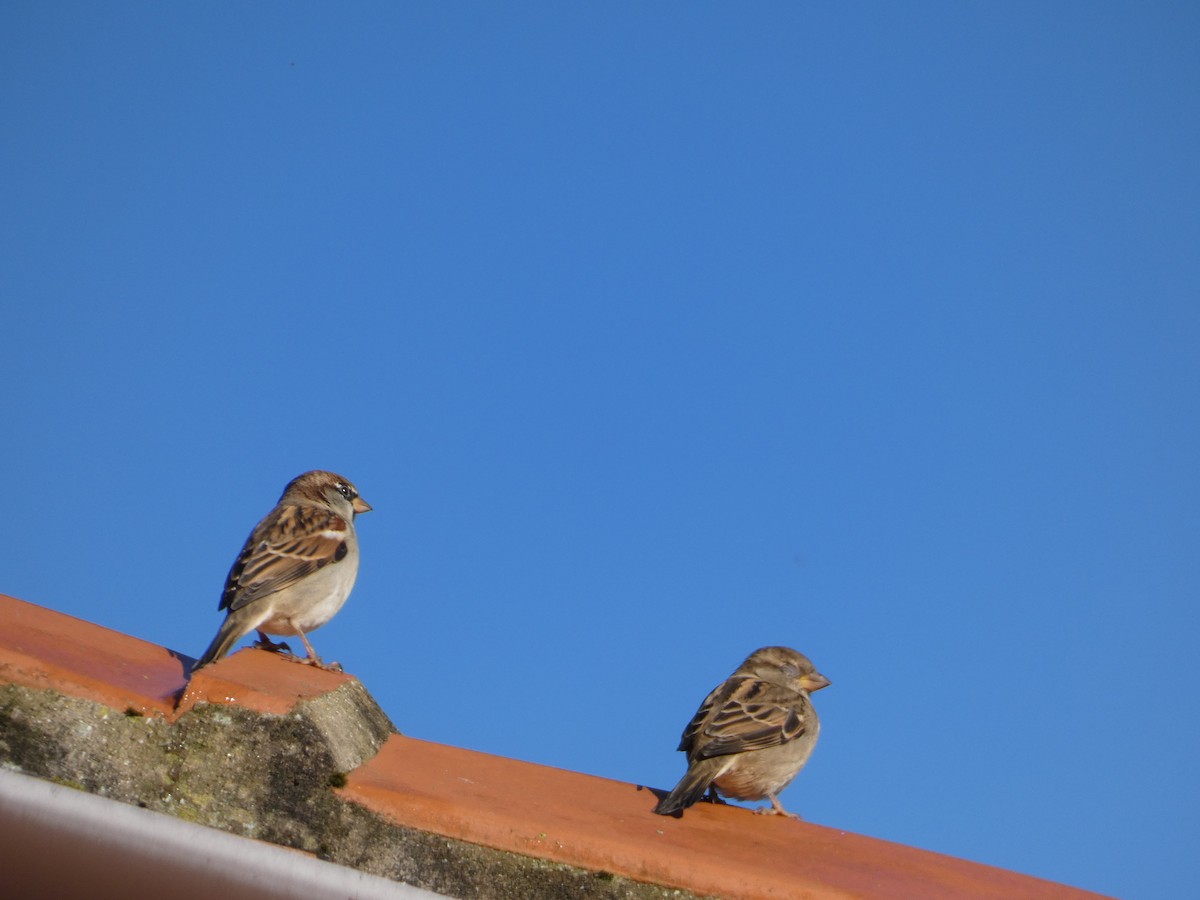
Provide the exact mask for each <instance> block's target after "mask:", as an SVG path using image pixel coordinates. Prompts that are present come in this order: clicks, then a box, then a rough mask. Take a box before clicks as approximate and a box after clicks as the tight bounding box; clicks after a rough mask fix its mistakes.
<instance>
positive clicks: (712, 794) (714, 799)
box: [701, 784, 729, 806]
mask: <svg viewBox="0 0 1200 900" xmlns="http://www.w3.org/2000/svg"><path fill="white" fill-rule="evenodd" d="M701 799H702V800H703V801H704V802H705V803H719V804H720V805H721V806H728V805H729V801H728V800H726V799H725V798H724V797H722V796H721V795H720V794H718V793H717V789H716V788H715V787H713V786H712V785H711V784H710V785H709V786H708V792H707V793H705V795H704V796H703V797H702V798H701Z"/></svg>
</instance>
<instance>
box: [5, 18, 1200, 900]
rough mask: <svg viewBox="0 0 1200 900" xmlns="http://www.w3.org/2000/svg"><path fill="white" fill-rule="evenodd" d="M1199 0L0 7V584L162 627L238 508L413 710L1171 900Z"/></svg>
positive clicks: (490, 744)
mask: <svg viewBox="0 0 1200 900" xmlns="http://www.w3.org/2000/svg"><path fill="white" fill-rule="evenodd" d="M1198 46H1200V11H1198V9H1197V7H1196V6H1195V4H1191V3H1183V2H1180V3H1141V4H1133V3H1128V4H1118V3H1106V2H1099V3H1093V2H1078V3H1054V2H1051V3H1046V2H1038V3H1016V4H999V5H997V4H992V5H984V4H971V3H961V2H945V3H922V4H895V3H851V4H840V3H838V4H832V3H808V2H797V3H764V4H749V5H747V4H733V3H721V4H715V3H673V4H664V3H659V4H647V3H615V4H614V3H605V4H576V3H570V4H564V3H521V4H512V3H507V4H486V5H484V4H478V5H476V4H470V3H453V4H451V3H424V4H399V3H377V4H372V3H356V4H328V3H320V4H317V3H297V2H288V3H268V2H260V3H253V4H244V3H236V4H235V3H227V2H206V3H200V4H195V3H192V4H181V3H161V2H153V3H150V2H145V3H117V4H95V3H68V2H57V3H37V2H15V3H8V4H5V6H4V7H3V10H2V11H0V85H2V86H0V120H2V121H3V138H2V139H0V198H2V199H0V239H2V241H3V253H0V298H2V302H3V313H2V320H0V321H2V328H0V375H2V378H3V389H2V392H0V411H2V419H0V421H2V426H3V435H4V440H3V450H2V451H0V452H2V454H3V455H2V457H0V458H2V459H3V461H4V467H5V469H6V470H7V471H8V473H9V475H8V485H9V487H8V496H9V507H8V511H7V515H5V516H4V517H3V520H2V523H0V540H2V542H3V548H4V553H3V558H2V563H0V566H2V568H0V575H2V576H3V577H2V579H0V590H2V591H4V592H6V593H10V594H13V595H16V596H18V597H21V598H23V599H26V600H30V601H34V602H37V603H41V604H44V605H46V606H49V607H52V608H54V609H57V610H61V611H64V612H67V613H71V614H73V615H76V616H80V617H82V618H85V619H88V620H91V621H93V622H97V623H100V624H102V625H106V626H109V627H111V628H115V629H117V630H120V631H123V632H127V633H129V634H132V635H136V636H138V637H141V638H144V639H147V640H150V641H154V642H156V643H160V644H164V645H166V646H168V647H171V648H174V649H177V650H180V651H182V652H184V653H187V654H190V655H192V656H196V655H198V654H199V653H200V651H201V650H203V648H204V647H205V646H206V645H207V644H208V641H209V640H210V639H211V638H212V636H213V634H214V633H215V632H216V629H217V627H218V625H219V623H220V621H221V615H220V614H219V613H218V611H217V601H218V598H219V595H220V590H221V587H222V584H223V581H224V578H225V575H226V572H227V571H228V568H229V565H230V563H231V562H232V561H233V557H234V555H235V554H236V552H237V551H238V549H239V548H240V546H241V544H242V541H243V540H244V539H245V537H246V535H247V534H248V532H249V530H250V528H251V527H252V526H253V525H254V523H255V522H256V521H257V520H258V518H259V517H261V516H262V515H263V514H265V513H266V512H267V511H268V510H269V509H270V508H271V506H272V505H273V504H274V503H275V501H276V499H277V498H278V495H279V492H280V491H281V490H282V488H283V485H284V484H285V483H286V482H287V481H288V480H289V479H290V478H291V477H293V476H294V475H296V474H298V473H300V472H302V471H305V470H307V469H311V468H330V469H334V470H335V471H338V472H340V473H342V474H344V475H346V476H348V477H349V478H351V479H352V480H354V481H355V482H356V483H357V485H358V487H359V488H360V490H361V491H362V494H363V496H364V497H365V498H366V499H367V500H368V501H369V502H371V503H372V504H374V506H375V511H374V512H372V513H370V514H369V515H367V516H364V517H362V518H360V520H359V531H360V535H361V543H362V559H363V562H362V568H361V572H360V577H359V581H358V586H357V588H356V589H355V592H354V594H353V596H352V597H351V598H350V601H349V603H348V604H347V606H346V607H345V609H343V611H342V612H341V614H340V615H339V616H338V618H337V619H335V620H334V621H333V622H332V623H331V624H330V625H328V626H326V628H324V629H322V630H321V631H318V632H316V633H315V635H314V636H313V641H314V644H315V645H316V648H317V650H318V651H319V652H320V653H321V654H322V655H323V656H325V657H326V658H331V659H337V660H340V661H341V662H342V663H343V664H344V665H345V667H346V669H347V670H348V671H350V672H352V673H353V674H355V675H357V676H359V677H360V678H361V679H362V680H363V682H364V683H365V684H366V685H367V687H368V689H369V690H370V691H371V692H372V693H373V694H374V695H375V697H376V698H377V699H378V700H379V701H380V702H381V704H382V705H383V706H384V708H385V709H386V710H387V711H388V713H389V714H390V715H391V716H392V718H393V719H394V720H395V722H396V723H397V725H398V726H399V727H400V728H401V729H402V730H403V731H404V732H405V733H407V734H411V735H413V736H416V737H421V738H427V739H430V740H435V741H442V742H446V743H450V744H455V745H459V746H465V747H470V748H475V749H479V750H483V751H487V752H490V753H496V754H502V755H505V756H511V757H516V758H519V759H525V760H531V761H535V762H539V763H547V764H550V765H554V766H560V767H564V768H568V769H574V770H578V771H583V772H589V773H595V774H598V775H603V776H607V777H611V778H616V779H621V780H626V781H633V782H638V783H642V784H648V785H651V786H655V787H663V788H669V787H670V786H671V785H672V784H674V782H675V780H676V779H677V778H678V776H679V775H680V774H681V772H682V770H683V761H682V756H681V754H677V753H675V752H674V749H675V744H676V742H677V741H678V738H679V733H680V731H681V730H682V728H683V726H684V725H685V724H686V723H687V721H688V719H689V718H690V717H691V715H692V713H693V712H694V710H695V708H696V706H697V705H698V703H699V702H700V700H701V699H702V698H703V697H704V695H705V694H706V692H707V691H708V690H709V689H710V688H711V687H712V686H713V685H715V684H716V683H717V682H718V681H720V680H721V679H722V678H724V677H725V676H726V675H728V674H729V672H730V671H731V670H732V669H733V668H734V667H735V666H736V665H737V664H738V663H739V662H740V661H741V659H742V658H743V657H744V656H745V655H746V654H747V653H749V652H750V651H751V650H753V649H755V648H756V647H759V646H761V645H764V644H786V645H790V646H794V647H796V648H798V649H800V650H802V651H804V652H805V653H807V654H808V655H809V656H811V657H812V658H813V660H814V661H815V662H816V663H817V665H818V666H819V668H820V669H821V670H822V671H823V672H824V673H825V674H826V675H827V676H828V677H829V678H830V679H831V680H832V681H833V686H832V687H831V688H829V689H828V690H826V691H823V692H821V693H820V694H818V695H817V696H816V698H815V699H816V705H817V707H818V709H819V711H820V712H821V715H822V722H823V730H822V736H821V742H820V745H819V746H818V747H817V751H816V754H815V756H814V757H813V760H812V762H811V764H810V765H809V767H808V768H807V769H806V770H805V772H803V773H802V774H801V776H800V777H799V779H798V780H797V782H796V783H795V784H794V785H793V786H792V787H791V788H790V789H789V790H788V791H787V792H785V794H784V796H783V800H784V802H785V804H786V805H788V806H789V807H790V808H794V809H795V810H797V811H798V812H801V813H802V814H803V815H804V816H805V817H806V818H807V819H809V820H810V821H814V822H817V823H822V824H826V825H830V826H833V827H836V828H842V829H847V830H850V831H855V832H860V833H865V834H869V835H875V836H878V837H882V838H887V839H889V840H893V841H898V842H901V843H905V844H911V845H916V846H919V847H925V848H929V849H933V850H938V851H942V852H945V853H949V854H954V855H959V856H964V857H968V858H970V859H975V860H980V861H984V862H988V863H992V864H994V865H997V866H1002V867H1006V868H1013V869H1017V870H1019V871H1022V872H1028V873H1031V874H1034V875H1040V876H1043V877H1046V878H1050V879H1055V880H1060V881H1065V882H1068V883H1070V884H1074V885H1078V886H1081V887H1086V888H1090V889H1093V890H1097V891H1101V892H1105V893H1109V894H1116V895H1120V896H1122V897H1128V898H1168V897H1170V898H1175V897H1182V896H1200V869H1198V868H1197V867H1196V865H1195V862H1194V855H1195V849H1194V847H1195V844H1196V841H1197V839H1198V838H1200V827H1198V826H1200V821H1198V820H1200V790H1198V785H1200V776H1198V774H1197V768H1198V767H1197V763H1198V757H1200V716H1198V715H1197V713H1198V711H1200V704H1198V703H1197V701H1196V698H1195V697H1194V696H1192V695H1191V690H1192V688H1193V687H1194V686H1195V685H1196V684H1197V683H1198V681H1200V663H1198V661H1197V645H1198V642H1200V628H1198V626H1200V621H1198V616H1197V595H1198V591H1197V586H1198V577H1197V576H1198V572H1200V566H1198V559H1200V556H1198V550H1200V477H1198V474H1197V470H1198V467H1197V461H1198V460H1200V409H1198V407H1200V403H1198V397H1200V51H1198V50H1197V47H1198Z"/></svg>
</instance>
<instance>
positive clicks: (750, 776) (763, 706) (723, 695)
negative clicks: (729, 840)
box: [654, 647, 829, 818]
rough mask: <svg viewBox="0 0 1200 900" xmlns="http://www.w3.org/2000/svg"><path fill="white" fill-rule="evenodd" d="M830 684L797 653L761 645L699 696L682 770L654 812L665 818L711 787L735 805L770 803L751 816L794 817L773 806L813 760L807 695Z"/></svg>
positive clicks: (813, 728)
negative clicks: (741, 802)
mask: <svg viewBox="0 0 1200 900" xmlns="http://www.w3.org/2000/svg"><path fill="white" fill-rule="evenodd" d="M828 685H829V679H828V678H826V677H825V676H824V675H822V674H821V673H820V672H818V671H817V670H816V667H815V666H813V664H812V663H811V662H810V661H809V659H808V657H807V656H805V655H804V654H803V653H797V652H796V651H795V650H792V649H790V648H788V647H763V648H761V649H759V650H755V651H754V652H753V653H751V654H750V655H749V656H748V657H747V658H746V661H745V662H744V663H742V664H741V665H740V666H738V667H737V669H736V670H735V671H734V673H733V674H732V675H730V676H729V677H728V678H727V679H725V681H723V682H722V683H721V684H720V685H718V686H717V687H716V688H715V689H714V690H713V692H712V693H711V694H709V695H708V697H707V698H705V700H704V702H703V703H702V704H701V705H700V709H698V710H697V711H696V715H695V716H693V717H692V721H691V722H689V723H688V725H687V728H685V729H684V730H683V737H682V738H681V739H680V741H679V748H678V749H680V750H684V751H686V752H687V758H688V770H687V773H686V774H685V775H684V776H683V778H681V779H680V780H679V784H677V785H675V789H674V790H673V791H671V793H670V794H668V795H667V796H666V797H665V798H664V799H663V800H662V801H661V802H659V804H658V806H656V807H654V811H655V812H656V813H658V814H659V815H663V816H669V815H672V814H673V813H676V812H680V811H682V810H684V809H686V808H687V807H689V806H691V805H692V804H693V803H695V802H696V801H697V800H699V799H700V798H701V797H702V796H704V792H705V791H707V790H709V788H710V787H712V788H714V789H715V790H719V791H720V792H721V793H722V794H724V795H725V796H727V797H733V798H735V799H737V800H762V799H763V798H766V799H768V800H770V801H771V806H770V807H768V808H763V809H757V810H755V812H760V813H770V814H776V815H783V816H791V817H792V818H799V817H798V816H796V815H795V814H794V813H790V812H788V811H787V810H785V809H784V808H783V806H782V805H780V803H779V792H780V791H782V790H783V789H784V788H785V787H787V786H788V785H789V784H791V783H792V779H793V778H795V777H796V775H798V774H799V772H800V770H801V769H802V768H804V764H805V763H806V762H808V758H809V756H811V755H812V752H813V747H815V746H816V743H817V733H818V731H819V730H820V724H819V723H818V722H817V713H816V710H814V709H813V705H812V701H811V700H810V699H809V696H808V695H809V692H810V691H819V690H820V689H821V688H823V687H827V686H828Z"/></svg>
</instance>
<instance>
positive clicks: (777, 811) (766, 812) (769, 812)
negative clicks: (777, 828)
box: [754, 794, 803, 821]
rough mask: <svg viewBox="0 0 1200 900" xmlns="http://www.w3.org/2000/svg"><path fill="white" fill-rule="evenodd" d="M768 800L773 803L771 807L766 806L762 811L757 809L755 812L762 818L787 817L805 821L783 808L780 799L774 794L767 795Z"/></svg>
mask: <svg viewBox="0 0 1200 900" xmlns="http://www.w3.org/2000/svg"><path fill="white" fill-rule="evenodd" d="M767 799H768V800H770V801H771V805H770V806H764V807H762V808H761V809H756V810H755V811H754V812H755V814H756V815H760V816H787V817H788V818H789V819H797V820H799V821H803V819H801V818H800V816H798V815H796V813H793V812H788V811H787V810H786V809H784V808H783V804H782V803H780V802H779V798H778V797H776V796H775V795H774V794H767Z"/></svg>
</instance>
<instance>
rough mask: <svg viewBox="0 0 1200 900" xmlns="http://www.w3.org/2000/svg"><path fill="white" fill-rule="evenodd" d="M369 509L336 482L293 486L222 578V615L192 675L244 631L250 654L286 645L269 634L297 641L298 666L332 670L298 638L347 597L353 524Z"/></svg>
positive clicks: (309, 477)
mask: <svg viewBox="0 0 1200 900" xmlns="http://www.w3.org/2000/svg"><path fill="white" fill-rule="evenodd" d="M370 509H371V505H370V504H369V503H367V501H366V500H363V499H362V498H361V497H360V496H358V489H357V488H355V487H354V485H353V484H351V483H350V482H349V481H348V480H346V479H345V478H343V477H342V476H341V475H335V474H333V473H332V472H322V471H320V470H317V471H313V472H305V473H304V474H303V475H300V476H298V477H296V478H293V479H292V481H291V482H290V483H289V484H288V486H287V487H286V488H284V490H283V496H282V497H280V498H279V502H278V503H277V504H275V508H274V509H273V510H271V511H270V512H269V513H267V515H266V518H264V519H263V520H262V521H261V522H259V523H258V524H257V525H256V526H255V527H254V531H252V532H251V533H250V537H248V538H247V539H246V545H245V546H244V547H242V552H241V553H239V554H238V557H237V560H235V561H234V564H233V568H232V569H230V570H229V577H228V578H227V579H226V580H225V592H224V593H223V594H222V595H221V604H220V606H219V607H218V609H228V610H229V613H228V614H227V615H226V617H225V622H224V623H223V624H222V625H221V628H220V630H219V631H218V632H217V636H216V637H215V638H213V642H212V643H211V644H209V646H208V649H207V650H205V651H204V655H203V656H201V657H200V659H199V660H198V661H197V662H196V666H195V668H197V669H199V668H200V667H201V666H207V665H208V664H209V663H211V662H215V661H216V660H218V659H220V658H221V657H222V656H224V655H225V654H226V653H228V652H229V648H230V647H232V646H233V645H234V644H235V643H236V642H237V641H238V640H239V639H240V638H241V637H242V636H243V635H246V634H249V633H250V632H251V631H257V632H258V637H259V640H258V643H257V644H256V646H259V647H265V648H266V649H268V650H275V651H280V650H285V649H287V645H286V644H284V643H282V642H280V643H278V644H277V643H275V642H274V641H272V640H271V639H270V638H268V637H267V635H268V634H283V635H293V634H294V635H298V636H299V638H300V640H301V641H302V642H303V643H304V649H305V650H307V651H308V657H307V658H306V659H297V661H298V662H303V663H308V664H310V665H314V666H319V667H320V668H323V669H329V668H333V667H335V666H336V665H337V664H336V663H334V664H332V665H330V666H326V665H325V664H324V663H322V662H321V658H320V657H319V656H317V654H316V652H315V651H314V650H313V648H312V644H310V643H309V642H308V637H307V636H306V634H305V632H308V631H312V630H313V629H314V628H320V627H321V626H322V625H324V624H325V623H326V622H328V621H329V620H330V619H332V618H333V617H334V615H335V614H336V613H337V611H338V610H339V609H341V608H342V604H343V603H345V602H346V598H347V597H348V596H350V589H351V588H353V587H354V579H355V576H357V575H358V538H357V537H356V536H355V534H354V516H355V514H356V513H364V512H368V511H370ZM293 658H294V659H296V658H295V657H293Z"/></svg>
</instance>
